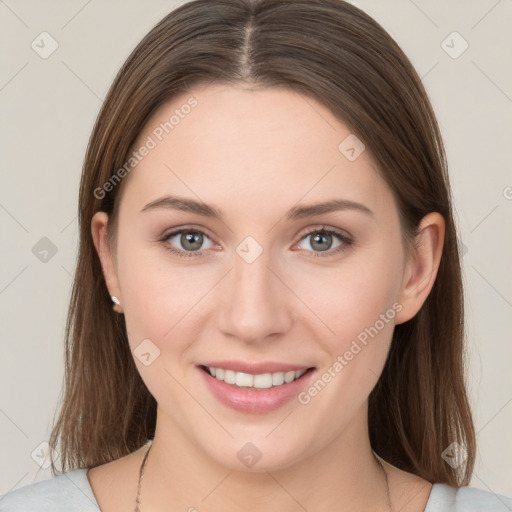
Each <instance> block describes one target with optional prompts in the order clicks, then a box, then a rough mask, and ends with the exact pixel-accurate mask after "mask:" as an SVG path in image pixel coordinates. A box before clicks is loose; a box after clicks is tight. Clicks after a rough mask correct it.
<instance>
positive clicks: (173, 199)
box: [141, 196, 373, 221]
mask: <svg viewBox="0 0 512 512" xmlns="http://www.w3.org/2000/svg"><path fill="white" fill-rule="evenodd" d="M158 209H166V210H179V211H183V212H189V213H195V214H197V215H202V216H203V217H211V218H213V219H218V220H221V221H222V220H223V215H222V211H221V210H220V209H219V208H217V207H216V206H214V205H209V204H206V203H203V202H200V201H196V200H194V199H188V198H185V197H178V196H165V197H161V198H160V199H156V200H155V201H152V202H150V203H148V204H147V205H146V206H144V208H142V210H141V212H147V211H151V210H158ZM342 210H356V211H359V212H361V213H364V214H366V215H370V216H373V212H372V211H371V210H370V209H369V208H368V207H367V206H365V205H364V204H361V203H357V202H355V201H350V200H348V199H332V200H331V201H327V202H324V203H316V204H311V205H306V206H294V207H293V208H291V209H290V210H289V211H288V212H287V213H286V220H297V219H304V218H306V217H314V216H315V215H320V214H322V213H330V212H334V211H342Z"/></svg>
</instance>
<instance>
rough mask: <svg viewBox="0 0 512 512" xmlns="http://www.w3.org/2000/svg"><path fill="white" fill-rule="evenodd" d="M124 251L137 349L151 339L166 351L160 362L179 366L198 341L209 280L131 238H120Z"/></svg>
mask: <svg viewBox="0 0 512 512" xmlns="http://www.w3.org/2000/svg"><path fill="white" fill-rule="evenodd" d="M137 244H138V245H137ZM123 245H124V247H123ZM119 247H120V249H121V250H120V251H119V255H120V256H119V260H118V275H119V282H120V284H121V291H122V296H123V308H124V315H125V321H126V327H127V332H128V337H129V341H130V345H131V348H132V351H133V350H136V348H137V346H138V345H139V344H140V343H141V342H142V341H143V340H145V339H150V340H151V341H152V343H154V344H155V345H156V347H157V348H158V350H160V361H159V362H160V364H164V365H165V366H166V367H167V366H168V364H167V363H168V362H169V361H172V362H173V363H174V366H175V365H176V361H177V356H179V355H180V354H181V353H182V352H183V351H184V350H185V349H186V347H187V343H189V341H188V340H191V339H194V338H197V336H195V335H194V330H195V329H198V327H197V323H196V322H194V318H195V317H196V316H197V314H198V313H199V312H200V311H201V302H200V301H201V297H202V296H204V295H205V294H206V293H207V292H208V286H207V283H208V279H207V278H206V276H204V272H203V273H202V272H201V271H200V270H198V268H199V267H197V266H196V267H194V266H190V267H188V268H186V267H184V268H178V267H177V266H176V264H172V263H171V262H170V261H168V259H167V258H166V254H165V253H164V249H161V250H160V249H158V248H155V247H149V246H148V247H147V248H144V247H141V244H140V241H139V242H136V241H135V240H134V241H133V243H130V240H128V239H126V241H125V242H124V243H123V242H122V241H121V239H120V242H119ZM128 248H129V249H128ZM123 249H124V250H123ZM210 287H211V285H210ZM185 330H186V335H185V333H184V331H185ZM136 363H138V362H137V361H136ZM142 369H143V368H142Z"/></svg>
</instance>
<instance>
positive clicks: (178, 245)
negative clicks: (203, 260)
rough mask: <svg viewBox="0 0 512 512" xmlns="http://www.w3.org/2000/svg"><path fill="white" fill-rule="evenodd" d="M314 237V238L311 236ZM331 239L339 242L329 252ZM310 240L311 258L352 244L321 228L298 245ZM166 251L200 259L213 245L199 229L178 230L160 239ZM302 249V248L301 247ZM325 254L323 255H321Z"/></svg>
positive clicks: (336, 231) (310, 233) (331, 252)
mask: <svg viewBox="0 0 512 512" xmlns="http://www.w3.org/2000/svg"><path fill="white" fill-rule="evenodd" d="M313 235H314V236H313ZM333 238H335V239H337V240H338V241H339V244H338V245H337V246H335V249H334V250H330V249H331V248H332V245H333ZM308 239H310V241H309V243H308V244H307V245H309V247H310V248H311V249H312V250H310V249H308V248H307V247H306V248H305V250H306V251H307V252H310V253H311V256H313V257H320V258H322V257H324V258H325V257H329V256H335V255H337V254H339V253H341V252H343V251H345V250H347V249H348V247H349V246H350V245H352V244H353V240H352V239H351V238H350V237H349V236H347V235H345V234H344V233H342V232H341V231H338V230H335V229H332V228H327V227H325V226H322V227H320V228H316V229H314V230H310V231H308V232H307V233H306V234H305V235H303V236H302V238H301V240H300V242H299V245H300V244H301V243H303V242H304V241H306V240H308ZM205 240H209V241H210V245H209V246H207V247H203V244H204V242H205ZM160 242H162V243H163V244H164V247H165V249H166V250H168V251H169V252H171V253H172V254H175V255H176V256H178V257H180V258H191V257H202V256H204V251H205V250H206V249H211V248H212V247H213V246H214V243H213V242H212V241H211V239H210V237H209V236H208V235H207V234H206V233H205V232H204V231H202V230H200V229H193V228H180V229H177V230H175V231H172V232H171V233H168V234H166V235H165V236H164V237H163V238H161V239H160ZM302 249H304V247H302ZM323 253H325V254H323Z"/></svg>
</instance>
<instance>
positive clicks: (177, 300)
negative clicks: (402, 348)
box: [93, 85, 428, 470]
mask: <svg viewBox="0 0 512 512" xmlns="http://www.w3.org/2000/svg"><path fill="white" fill-rule="evenodd" d="M192 97H193V99H192ZM166 122H167V124H165V123H166ZM143 147H145V148H146V149H141V148H143ZM135 150H137V151H138V156H137V161H138V163H137V165H136V166H135V168H134V169H133V170H132V171H131V173H130V174H129V176H128V177H127V178H124V179H127V180H128V181H127V183H125V185H126V187H125V189H124V190H123V195H122V199H121V203H120V211H119V225H118V232H117V246H116V248H117V251H116V257H115V260H110V261H111V262H112V261H114V265H113V266H110V267H109V263H108V261H109V260H108V258H107V259H103V260H102V262H103V263H104V270H105V272H106V275H107V284H108V285H109V289H110V291H111V293H112V294H115V295H116V296H117V297H118V298H119V299H120V302H121V306H122V308H123V312H124V315H125V319H126V326H127V331H128V336H129V342H130V346H131V348H132V351H133V352H134V360H135V363H136V365H137V368H138V370H139V372H140V374H141V376H142V378H143V380H144V382H145V383H146V385H147V387H148V389H149V391H150V392H151V394H152V395H153V396H154V397H155V399H156V401H157V402H158V422H159V427H158V428H159V429H161V430H162V431H165V430H168V431H169V432H171V431H177V429H178V431H179V432H181V433H182V435H183V436H184V437H185V438H186V439H188V440H189V441H190V442H191V443H193V445H195V446H197V447H199V448H200V449H202V451H203V452H204V453H206V454H207V455H209V456H210V457H211V458H213V460H215V461H216V462H218V463H220V464H222V465H223V466H226V467H231V468H237V469H240V468H243V466H242V464H245V465H246V466H247V467H250V466H251V464H253V463H254V462H250V461H251V460H252V461H255V460H257V459H258V458H259V457H260V456H261V460H259V461H258V462H257V466H256V468H257V469H258V470H264V469H276V468H284V467H286V466H288V465H290V464H292V463H294V462H296V461H298V460H300V459H304V458H305V457H307V456H310V455H312V454H314V453H317V452H319V451H320V450H322V449H327V447H328V446H329V445H330V444H331V443H332V442H333V441H334V440H335V439H339V438H340V434H341V433H342V432H344V431H347V432H348V431H350V432H352V434H351V436H352V440H354V439H357V436H367V432H366V430H365V429H366V407H367V398H368V395H369V393H370V391H371V390H372V388H373V387H374V386H375V384H376V382H377V379H378V377H379V375H380V374H381V371H382V369H383V365H384V362H385V359H386V356H387V353H388V349H389V344H390V340H391V337H392V332H393V327H394V325H395V324H396V323H401V322H403V321H405V320H407V319H409V318H410V317H412V316H413V315H414V314H415V313H416V311H417V310H418V309H419V307H420V306H421V302H422V300H421V299H422V298H421V297H420V298H419V299H418V298H416V299H414V298H413V299H411V296H410V294H409V291H408V290H407V289H406V287H407V285H408V282H409V279H410V278H411V277H412V276H413V272H412V267H410V266H409V263H408V260H407V259H406V255H405V252H404V247H403V245H402V238H401V232H400V225H399V217H398V212H397V207H396V204H395V201H394V198H393V196H392V193H391V191H390V189H389V188H388V186H387V185H386V183H385V182H384V181H383V180H382V178H381V177H380V176H379V175H378V173H377V172H376V170H375V168H374V166H373V164H372V160H371V159H370V156H369V154H368V152H367V151H364V147H363V146H361V143H360V142H359V141H358V140H357V139H356V138H355V137H354V135H352V134H351V133H350V130H349V129H348V128H347V127H346V126H345V125H344V124H342V123H341V122H340V121H338V120H337V119H336V118H335V117H334V116H333V114H332V113H331V112H330V111H329V110H327V109H326V108H325V107H323V106H322V105H320V104H319V103H317V102H315V101H314V100H312V99H311V98H307V97H304V96H301V95H299V94H297V93H294V92H291V91H288V90H277V89H267V90H260V91H253V90H248V89H242V88H233V87H230V86H223V85H214V86H209V87H207V88H204V89H203V88H196V89H194V90H193V91H192V92H190V93H187V94H183V95H182V96H180V97H176V98H174V99H173V101H172V102H171V103H168V104H166V105H165V106H164V107H162V108H161V109H160V110H159V111H158V112H157V113H156V114H155V115H154V116H153V118H152V119H151V121H150V122H149V123H148V125H147V128H146V129H145V131H144V132H143V133H142V134H141V135H140V137H139V139H138V141H137V143H136V144H135ZM139 160H140V161H139ZM166 198H168V199H166ZM178 200H180V201H181V202H179V201H178ZM334 202H337V205H338V206H334V207H332V205H334V204H335V203H334ZM320 203H321V204H330V205H331V206H329V207H320V206H317V207H316V208H315V209H313V208H312V206H314V205H319V204H320ZM214 212H215V213H216V215H213V213H214ZM93 225H94V224H93ZM178 230H183V233H175V232H176V231H178ZM104 258H105V257H104ZM109 258H110V256H109ZM425 293H428V290H427V291H426V292H425ZM412 295H414V294H412ZM414 300H416V302H414ZM256 363H259V367H256V366H250V365H255V364H256ZM210 364H211V365H213V366H216V367H220V368H221V369H223V370H232V372H226V371H224V372H222V371H220V372H219V371H218V370H217V371H216V375H217V377H222V373H224V379H228V381H229V378H234V379H235V381H236V382H238V383H239V384H241V386H237V385H236V384H229V383H226V382H223V381H222V380H221V379H219V378H217V377H213V376H211V375H209V374H207V373H206V371H205V370H204V369H203V366H205V365H210ZM309 368H314V370H310V371H308V372H306V373H304V374H303V375H302V376H301V377H300V378H299V379H298V380H296V381H295V382H291V383H286V381H285V383H284V384H283V385H278V384H279V383H280V382H282V381H283V378H286V379H290V378H294V377H297V376H298V375H297V374H293V373H289V372H291V371H292V370H293V369H309ZM237 369H238V370H239V371H240V372H242V373H241V374H239V375H237V373H236V372H235V370H237ZM280 370H281V371H280ZM269 373H270V374H271V375H270V376H269V375H266V376H264V377H257V378H256V380H257V385H258V386H263V388H262V389H249V388H248V387H246V386H244V385H243V384H244V383H245V384H246V385H250V383H251V382H252V385H253V387H254V386H255V385H256V382H255V379H254V378H253V377H252V375H254V374H256V375H264V374H269ZM283 373H284V374H285V375H280V374H283ZM286 373H288V377H286ZM244 374H245V375H244ZM247 374H250V375H247ZM251 374H252V375H251ZM290 376H291V377H290ZM237 379H238V380H237ZM271 383H272V387H271V388H268V386H269V385H270V384H271ZM315 383H316V384H315ZM274 384H276V385H275V386H274ZM157 432H158V430H157ZM248 443H250V444H248ZM251 457H252V459H251Z"/></svg>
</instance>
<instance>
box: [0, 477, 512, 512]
mask: <svg viewBox="0 0 512 512" xmlns="http://www.w3.org/2000/svg"><path fill="white" fill-rule="evenodd" d="M88 469H89V468H82V469H75V470H73V471H68V472H67V473H62V474H61V475H57V476H54V477H52V478H49V479H47V480H42V481H40V482H35V483H32V484H29V485H26V486H24V487H20V488H19V489H14V490H13V491H10V492H8V493H5V494H1V495H0V512H29V511H30V512H98V511H100V512H101V509H100V507H99V505H98V503H97V501H96V499H95V497H94V493H93V491H92V488H91V486H90V484H89V480H88V478H87V471H88ZM133 508H134V510H135V503H134V507H133ZM126 512H129V511H126ZM424 512H512V498H507V497H505V496H502V495H500V494H494V493H492V492H489V491H483V490H480V489H475V488H472V487H460V488H459V489H457V488H455V487H450V486H449V485H446V484H434V485H432V490H431V492H430V496H429V499H428V502H427V507H426V508H425V510H424Z"/></svg>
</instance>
